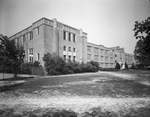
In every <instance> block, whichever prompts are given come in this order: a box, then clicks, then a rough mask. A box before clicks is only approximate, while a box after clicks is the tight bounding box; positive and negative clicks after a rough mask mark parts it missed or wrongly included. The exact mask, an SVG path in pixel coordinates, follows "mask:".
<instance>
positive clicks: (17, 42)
mask: <svg viewBox="0 0 150 117" xmlns="http://www.w3.org/2000/svg"><path fill="white" fill-rule="evenodd" d="M16 44H17V45H19V37H18V38H17V39H16Z"/></svg>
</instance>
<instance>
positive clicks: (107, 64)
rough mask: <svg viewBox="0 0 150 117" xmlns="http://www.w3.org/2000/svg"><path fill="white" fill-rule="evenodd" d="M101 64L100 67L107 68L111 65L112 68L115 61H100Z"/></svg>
mask: <svg viewBox="0 0 150 117" xmlns="http://www.w3.org/2000/svg"><path fill="white" fill-rule="evenodd" d="M99 65H100V67H106V68H108V67H110V68H112V67H114V64H113V63H110V64H109V63H99Z"/></svg>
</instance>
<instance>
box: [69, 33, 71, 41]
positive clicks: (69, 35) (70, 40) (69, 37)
mask: <svg viewBox="0 0 150 117" xmlns="http://www.w3.org/2000/svg"><path fill="white" fill-rule="evenodd" d="M69 41H71V33H69Z"/></svg>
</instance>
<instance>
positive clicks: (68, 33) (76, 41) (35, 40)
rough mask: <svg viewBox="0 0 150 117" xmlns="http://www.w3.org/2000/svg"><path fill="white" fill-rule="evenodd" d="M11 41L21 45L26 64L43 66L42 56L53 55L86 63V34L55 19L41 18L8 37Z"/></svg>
mask: <svg viewBox="0 0 150 117" xmlns="http://www.w3.org/2000/svg"><path fill="white" fill-rule="evenodd" d="M13 39H14V40H15V42H16V44H19V45H23V47H24V50H25V61H27V62H33V61H35V60H37V61H39V62H40V63H41V65H43V66H44V62H43V57H44V54H47V53H51V54H53V53H55V54H56V55H59V56H60V57H63V58H64V59H69V60H73V61H79V62H85V63H86V55H87V54H86V50H87V49H86V48H87V33H85V32H83V31H82V30H81V29H80V30H79V29H76V28H73V27H71V26H68V25H66V24H63V23H61V22H58V21H57V20H56V19H53V20H49V19H46V18H41V19H40V20H38V21H36V22H34V23H33V24H32V25H31V26H29V27H28V28H26V29H24V30H22V31H20V32H18V33H17V34H15V35H13V36H11V37H10V40H13Z"/></svg>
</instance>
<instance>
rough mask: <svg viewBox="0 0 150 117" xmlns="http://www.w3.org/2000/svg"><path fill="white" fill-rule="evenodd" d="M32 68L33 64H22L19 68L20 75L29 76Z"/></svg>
mask: <svg viewBox="0 0 150 117" xmlns="http://www.w3.org/2000/svg"><path fill="white" fill-rule="evenodd" d="M32 67H33V63H29V62H26V63H23V64H21V66H20V73H22V74H31V68H32Z"/></svg>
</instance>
